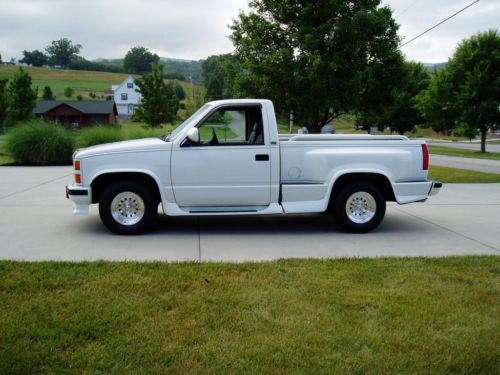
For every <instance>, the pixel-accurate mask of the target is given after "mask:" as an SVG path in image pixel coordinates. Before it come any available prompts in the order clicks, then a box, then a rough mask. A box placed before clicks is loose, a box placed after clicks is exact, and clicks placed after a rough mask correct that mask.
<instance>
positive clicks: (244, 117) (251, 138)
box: [198, 106, 264, 146]
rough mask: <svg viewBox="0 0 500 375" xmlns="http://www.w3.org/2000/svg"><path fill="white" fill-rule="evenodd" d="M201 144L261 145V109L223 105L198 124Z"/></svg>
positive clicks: (262, 141)
mask: <svg viewBox="0 0 500 375" xmlns="http://www.w3.org/2000/svg"><path fill="white" fill-rule="evenodd" d="M198 130H199V132H200V144H202V145H222V146H223V145H227V146H238V145H242V146H243V145H263V144H264V133H263V124H262V110H261V108H260V106H258V107H257V106H255V107H223V108H220V109H218V110H217V111H215V112H214V113H212V114H211V115H210V117H208V118H207V119H206V120H205V121H204V122H203V123H202V124H201V125H200V126H198Z"/></svg>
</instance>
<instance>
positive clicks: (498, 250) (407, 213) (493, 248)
mask: <svg viewBox="0 0 500 375" xmlns="http://www.w3.org/2000/svg"><path fill="white" fill-rule="evenodd" d="M393 208H394V209H395V210H397V211H399V212H402V213H404V214H406V215H408V216H411V217H413V218H415V219H419V220H420V221H423V222H425V223H427V224H431V225H434V226H436V227H438V228H441V229H444V230H446V231H448V232H451V233H453V234H456V235H457V236H460V237H463V238H466V239H468V240H470V241H473V242H476V243H478V244H480V245H483V246H485V247H488V248H490V249H491V250H493V251H496V252H498V253H500V249H497V248H496V247H494V246H491V245H488V244H487V243H484V242H481V241H479V240H476V239H475V238H472V237H469V236H466V235H465V234H462V233H459V232H456V231H454V230H452V229H449V228H446V227H444V226H442V225H439V224H437V223H434V222H432V221H430V220H427V219H424V218H422V217H420V216H417V215H414V214H411V213H409V212H406V211H404V210H402V209H400V208H397V207H393Z"/></svg>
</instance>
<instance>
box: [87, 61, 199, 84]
mask: <svg viewBox="0 0 500 375" xmlns="http://www.w3.org/2000/svg"><path fill="white" fill-rule="evenodd" d="M160 61H161V62H162V63H163V64H164V65H165V72H166V73H179V74H182V75H183V76H184V77H186V79H188V80H189V77H191V78H192V80H193V83H194V84H196V85H199V84H201V64H202V63H203V60H182V59H173V58H170V57H160ZM94 62H98V63H100V64H103V65H109V66H113V67H116V68H120V69H122V68H123V59H105V58H101V59H95V60H94Z"/></svg>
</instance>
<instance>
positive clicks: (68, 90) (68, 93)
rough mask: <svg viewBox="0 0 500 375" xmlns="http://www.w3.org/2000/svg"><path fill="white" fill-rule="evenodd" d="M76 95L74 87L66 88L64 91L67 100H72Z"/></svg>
mask: <svg viewBox="0 0 500 375" xmlns="http://www.w3.org/2000/svg"><path fill="white" fill-rule="evenodd" d="M74 93H75V90H73V88H72V87H66V88H65V89H64V96H65V97H67V98H71V97H72V96H73V94H74Z"/></svg>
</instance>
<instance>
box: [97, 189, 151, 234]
mask: <svg viewBox="0 0 500 375" xmlns="http://www.w3.org/2000/svg"><path fill="white" fill-rule="evenodd" d="M157 214H158V202H157V199H156V197H155V194H153V192H152V191H151V189H149V188H148V187H147V186H145V185H144V184H141V183H140V182H137V181H117V182H115V183H113V184H112V185H110V186H109V187H108V188H107V189H106V190H104V192H103V193H102V195H101V199H100V200H99V215H100V216H101V220H102V222H103V223H104V225H105V226H106V227H107V228H108V229H109V230H110V231H112V232H114V233H116V234H122V235H132V234H140V233H143V232H144V231H145V230H147V229H148V228H149V227H150V226H151V224H152V223H153V221H154V219H155V218H156V216H157Z"/></svg>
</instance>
